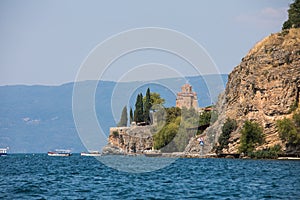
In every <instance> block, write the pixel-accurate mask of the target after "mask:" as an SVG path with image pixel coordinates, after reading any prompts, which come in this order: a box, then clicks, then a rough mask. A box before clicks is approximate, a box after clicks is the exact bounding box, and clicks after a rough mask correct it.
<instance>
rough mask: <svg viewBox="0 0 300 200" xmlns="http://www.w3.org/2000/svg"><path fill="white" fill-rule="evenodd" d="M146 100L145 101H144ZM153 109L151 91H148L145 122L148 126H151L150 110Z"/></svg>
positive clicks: (145, 104) (145, 103)
mask: <svg viewBox="0 0 300 200" xmlns="http://www.w3.org/2000/svg"><path fill="white" fill-rule="evenodd" d="M143 100H144V99H143ZM151 107H152V104H151V94H150V89H149V88H148V89H147V92H146V96H145V102H144V121H145V122H146V124H150V109H151Z"/></svg>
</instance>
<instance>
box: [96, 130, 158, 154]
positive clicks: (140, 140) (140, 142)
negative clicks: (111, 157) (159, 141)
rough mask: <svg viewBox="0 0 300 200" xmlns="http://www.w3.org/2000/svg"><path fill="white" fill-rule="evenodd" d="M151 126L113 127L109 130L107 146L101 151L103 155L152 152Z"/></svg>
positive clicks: (152, 131)
mask: <svg viewBox="0 0 300 200" xmlns="http://www.w3.org/2000/svg"><path fill="white" fill-rule="evenodd" d="M153 129H154V127H152V126H133V127H113V128H110V134H109V137H108V145H106V146H105V147H104V148H103V149H102V153H103V154H130V153H143V152H144V151H146V150H152V147H153V133H154V130H153Z"/></svg>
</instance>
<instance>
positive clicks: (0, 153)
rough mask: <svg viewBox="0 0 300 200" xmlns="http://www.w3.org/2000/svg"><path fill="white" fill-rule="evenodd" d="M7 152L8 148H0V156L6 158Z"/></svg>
mask: <svg viewBox="0 0 300 200" xmlns="http://www.w3.org/2000/svg"><path fill="white" fill-rule="evenodd" d="M7 150H8V148H0V156H6V155H7Z"/></svg>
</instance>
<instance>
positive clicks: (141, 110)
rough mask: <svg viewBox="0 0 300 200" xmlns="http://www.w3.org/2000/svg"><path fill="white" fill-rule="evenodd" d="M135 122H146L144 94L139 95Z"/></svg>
mask: <svg viewBox="0 0 300 200" xmlns="http://www.w3.org/2000/svg"><path fill="white" fill-rule="evenodd" d="M134 121H135V122H137V123H138V122H144V105H143V94H142V93H140V94H138V95H137V98H136V103H135V110H134Z"/></svg>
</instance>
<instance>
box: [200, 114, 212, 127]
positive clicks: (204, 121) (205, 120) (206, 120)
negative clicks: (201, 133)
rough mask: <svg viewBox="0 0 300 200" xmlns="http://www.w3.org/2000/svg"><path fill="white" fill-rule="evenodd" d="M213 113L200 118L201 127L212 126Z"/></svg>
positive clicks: (202, 115)
mask: <svg viewBox="0 0 300 200" xmlns="http://www.w3.org/2000/svg"><path fill="white" fill-rule="evenodd" d="M210 119H211V112H203V113H201V115H200V116H199V126H203V125H206V124H210Z"/></svg>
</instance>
